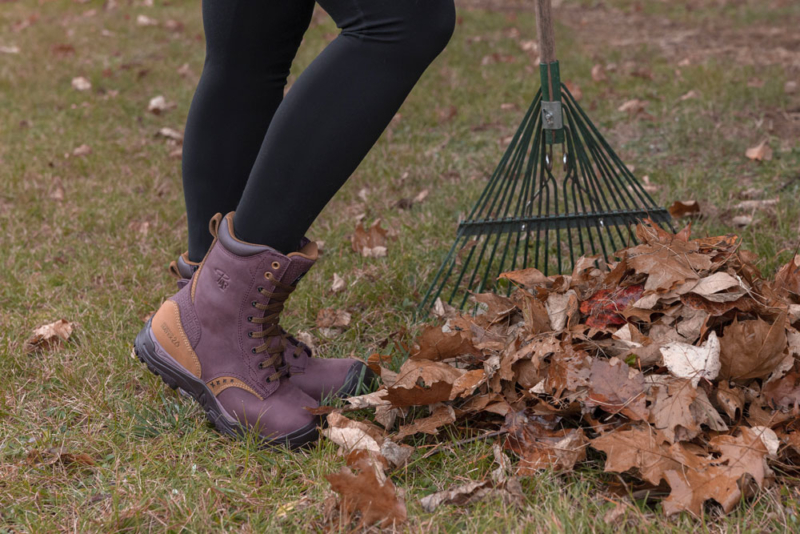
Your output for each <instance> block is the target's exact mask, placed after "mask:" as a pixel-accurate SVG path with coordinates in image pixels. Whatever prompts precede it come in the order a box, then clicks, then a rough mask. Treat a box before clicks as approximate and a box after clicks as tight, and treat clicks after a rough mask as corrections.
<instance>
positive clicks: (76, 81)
mask: <svg viewBox="0 0 800 534" xmlns="http://www.w3.org/2000/svg"><path fill="white" fill-rule="evenodd" d="M72 88H73V89H75V90H77V91H88V90H89V89H91V88H92V83H91V82H90V81H89V80H87V79H86V78H84V77H83V76H78V77H77V78H72Z"/></svg>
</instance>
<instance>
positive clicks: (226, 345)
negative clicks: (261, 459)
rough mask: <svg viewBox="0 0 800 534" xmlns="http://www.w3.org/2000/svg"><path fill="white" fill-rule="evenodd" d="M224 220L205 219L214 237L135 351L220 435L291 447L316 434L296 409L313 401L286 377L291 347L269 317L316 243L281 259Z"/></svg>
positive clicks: (309, 261) (310, 419) (312, 422)
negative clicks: (236, 233)
mask: <svg viewBox="0 0 800 534" xmlns="http://www.w3.org/2000/svg"><path fill="white" fill-rule="evenodd" d="M232 220H233V217H232V214H229V215H228V216H227V217H226V218H224V219H223V218H222V216H221V215H219V214H218V215H216V216H215V217H214V218H213V219H212V220H211V225H210V226H211V232H212V234H213V235H214V237H215V239H214V242H213V244H212V245H211V249H210V250H209V252H208V254H207V255H206V257H205V259H204V260H203V262H202V263H201V264H200V267H199V268H198V269H197V271H196V272H195V273H194V276H192V278H191V283H189V284H186V285H185V286H184V287H183V288H182V289H181V290H180V291H178V293H177V294H175V295H174V296H173V297H171V298H170V299H169V300H167V301H166V302H164V304H163V305H162V306H161V308H159V310H158V311H157V312H156V314H155V315H154V316H153V317H152V319H151V320H150V321H148V323H147V325H146V326H145V327H144V329H143V330H142V331H141V332H140V333H139V335H138V336H137V337H136V341H135V343H134V348H135V351H136V354H137V355H138V356H139V358H140V359H141V360H142V361H143V362H145V363H146V364H147V366H148V368H149V369H150V370H151V371H153V372H154V373H156V374H158V375H159V376H161V378H162V379H163V380H164V382H166V383H167V384H168V385H169V386H170V387H172V388H177V387H180V388H181V389H183V390H184V391H185V392H187V393H188V394H189V395H191V396H192V397H193V398H194V399H195V400H197V401H198V402H199V403H200V404H201V406H203V409H204V410H205V411H206V414H207V415H208V418H209V419H210V420H211V422H212V423H214V425H215V426H216V428H217V429H218V430H220V431H221V432H224V433H226V434H232V435H242V434H244V433H247V432H251V431H254V432H256V433H258V434H259V436H260V437H261V438H262V439H263V443H264V444H265V445H287V446H289V447H292V448H295V447H300V446H303V445H305V444H307V443H310V442H313V441H315V440H316V439H317V434H318V431H317V426H318V425H319V419H318V418H317V417H315V416H313V415H311V414H310V413H309V412H308V411H307V410H306V409H305V408H306V407H311V408H315V407H317V406H318V405H319V404H318V402H317V400H316V399H315V398H312V397H310V396H309V395H307V394H306V393H304V392H303V391H302V390H301V389H300V388H299V387H298V386H297V385H296V384H294V383H293V382H292V381H290V380H289V378H288V375H289V373H290V370H291V366H290V364H287V363H286V362H285V361H284V357H285V355H286V354H289V353H291V350H292V349H290V347H288V343H287V341H286V336H285V334H284V333H282V331H281V329H280V326H279V325H278V320H279V317H280V313H281V311H282V310H283V303H284V301H285V300H286V298H287V297H288V296H289V294H290V293H291V292H292V291H293V290H294V284H295V283H296V282H297V280H299V279H300V278H301V277H302V276H303V275H304V274H305V273H306V272H307V271H308V269H310V268H311V266H312V265H313V264H314V261H315V260H316V256H317V250H316V245H314V244H313V243H309V245H307V246H306V247H304V248H303V249H302V250H300V251H298V252H294V253H292V254H289V255H283V254H280V253H279V252H277V251H275V250H274V249H271V248H269V247H265V246H259V245H252V244H248V243H244V242H242V241H239V240H238V239H236V237H235V236H234V234H233V226H232ZM299 358H300V357H299V356H298V357H297V358H295V359H299Z"/></svg>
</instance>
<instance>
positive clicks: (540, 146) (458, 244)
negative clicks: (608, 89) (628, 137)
mask: <svg viewBox="0 0 800 534" xmlns="http://www.w3.org/2000/svg"><path fill="white" fill-rule="evenodd" d="M542 69H543V74H542V79H543V82H544V81H545V80H547V81H548V82H549V83H543V84H542V89H540V90H539V91H538V92H537V94H536V97H535V98H534V100H533V103H532V104H531V106H530V108H528V111H527V113H526V114H525V117H524V119H523V121H522V124H521V125H520V127H519V129H518V130H517V133H516V134H515V135H514V137H513V139H512V141H511V144H510V145H509V147H508V149H507V150H506V152H505V154H504V155H503V157H502V159H501V160H500V164H499V165H498V166H497V169H496V170H495V172H494V174H493V175H492V177H491V178H490V180H489V183H488V184H487V185H486V188H485V189H484V191H483V193H482V194H481V196H480V197H479V198H478V201H477V202H476V203H475V206H474V207H473V209H472V211H471V212H470V214H469V216H468V217H467V219H466V220H464V221H463V222H461V223H460V224H459V226H458V233H457V235H456V240H455V242H454V243H453V246H452V247H451V249H450V252H449V253H448V254H447V257H446V258H445V260H444V262H443V263H442V265H441V267H440V268H439V271H438V272H437V274H436V277H435V278H434V280H433V282H432V284H431V286H430V288H429V289H428V292H427V293H426V295H425V297H424V299H423V301H422V303H421V304H420V308H419V311H420V312H421V315H424V314H426V313H427V311H428V309H429V308H430V307H431V306H433V305H434V303H435V302H436V301H437V299H439V298H441V299H442V301H443V302H446V303H448V304H450V305H452V306H455V307H457V308H462V309H463V308H464V305H465V304H466V303H467V302H468V297H469V296H470V294H473V293H481V292H486V291H494V292H497V293H506V294H508V293H510V291H511V289H512V287H511V286H510V285H509V284H508V283H507V282H506V281H504V280H501V281H498V279H497V278H498V276H499V275H500V274H501V273H503V272H506V271H513V270H517V269H524V268H527V267H535V268H537V269H539V270H540V271H542V272H543V273H544V274H546V275H548V274H556V273H564V272H566V271H572V269H573V266H574V265H575V261H576V260H577V259H578V258H580V257H581V256H597V257H598V260H600V259H601V258H602V259H605V260H608V258H609V257H610V256H612V255H613V253H614V251H616V250H619V249H621V248H624V247H627V246H631V245H633V244H635V243H636V238H635V234H634V231H633V226H634V225H635V224H637V223H639V222H640V221H641V220H642V219H646V218H647V219H651V220H653V221H654V222H655V223H659V224H661V225H662V226H666V227H669V228H670V229H671V225H670V215H669V213H668V212H667V211H666V210H665V209H663V208H660V207H658V206H657V205H656V204H655V202H654V201H653V199H652V198H651V197H650V195H649V194H648V193H647V191H645V190H644V188H643V187H642V185H641V184H640V183H639V181H638V180H637V179H636V178H635V177H634V176H633V174H632V173H631V172H630V170H629V169H628V167H627V166H626V165H625V164H624V163H623V162H622V160H620V158H619V157H618V156H617V155H616V154H615V153H614V151H613V150H612V149H611V147H610V146H609V144H608V143H607V142H606V140H605V139H603V137H602V135H600V132H598V131H597V128H596V127H595V126H594V125H593V124H592V122H591V121H590V120H589V117H587V115H586V113H585V112H584V111H583V110H582V109H581V107H580V106H579V105H578V103H577V102H576V101H575V99H574V98H573V96H572V95H571V94H570V93H569V90H568V89H567V88H566V87H565V86H564V85H562V84H561V83H560V82H559V81H558V63H557V62H552V63H550V64H547V65H545V64H543V65H542ZM544 69H547V71H545V70H544ZM545 74H546V76H545ZM550 88H552V89H553V90H551V89H550ZM550 93H553V98H549V94H550ZM554 149H555V150H554ZM554 152H555V153H554Z"/></svg>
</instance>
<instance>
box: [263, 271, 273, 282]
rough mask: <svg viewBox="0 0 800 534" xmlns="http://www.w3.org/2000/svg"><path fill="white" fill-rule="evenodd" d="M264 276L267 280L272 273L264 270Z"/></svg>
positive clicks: (270, 278) (270, 277)
mask: <svg viewBox="0 0 800 534" xmlns="http://www.w3.org/2000/svg"><path fill="white" fill-rule="evenodd" d="M264 278H266V279H267V280H272V273H271V272H269V271H267V272H265V273H264Z"/></svg>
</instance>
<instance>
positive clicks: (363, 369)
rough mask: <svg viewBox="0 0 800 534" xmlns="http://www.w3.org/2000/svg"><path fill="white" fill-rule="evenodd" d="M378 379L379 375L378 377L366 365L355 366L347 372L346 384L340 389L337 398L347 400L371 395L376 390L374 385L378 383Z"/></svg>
mask: <svg viewBox="0 0 800 534" xmlns="http://www.w3.org/2000/svg"><path fill="white" fill-rule="evenodd" d="M377 379H378V375H376V374H375V373H374V372H373V371H372V369H370V368H369V367H367V366H366V365H365V364H363V363H362V364H361V365H354V366H353V367H351V368H350V370H349V371H348V372H347V376H346V377H345V379H344V384H343V385H342V387H341V388H340V389H339V392H338V393H337V394H336V396H337V397H341V398H345V397H352V396H354V395H360V394H364V393H369V392H370V391H372V390H373V389H374V384H375V383H376V381H377Z"/></svg>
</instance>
